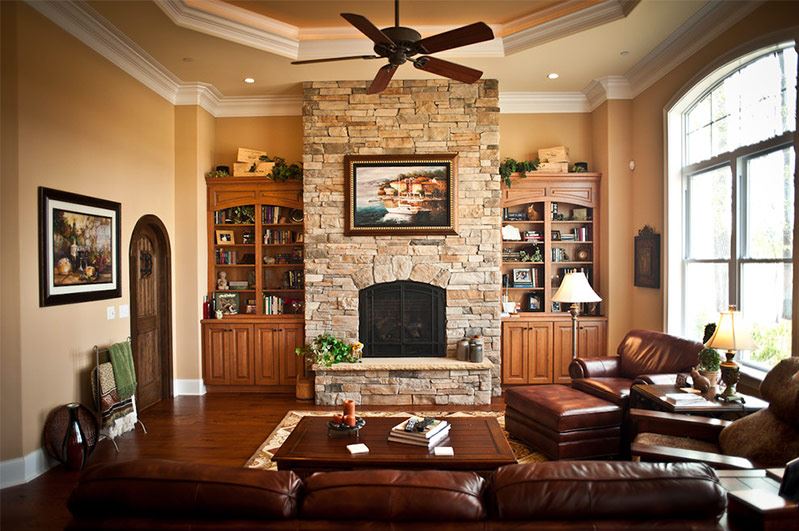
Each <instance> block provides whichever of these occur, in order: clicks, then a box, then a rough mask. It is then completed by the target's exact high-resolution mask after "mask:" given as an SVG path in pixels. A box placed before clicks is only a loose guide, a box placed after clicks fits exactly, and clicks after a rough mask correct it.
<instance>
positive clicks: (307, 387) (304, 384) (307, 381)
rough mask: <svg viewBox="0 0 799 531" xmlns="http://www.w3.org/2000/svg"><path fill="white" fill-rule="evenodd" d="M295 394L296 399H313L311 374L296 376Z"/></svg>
mask: <svg viewBox="0 0 799 531" xmlns="http://www.w3.org/2000/svg"><path fill="white" fill-rule="evenodd" d="M295 395H296V397H297V400H313V398H314V379H313V376H298V377H297V387H296V392H295Z"/></svg>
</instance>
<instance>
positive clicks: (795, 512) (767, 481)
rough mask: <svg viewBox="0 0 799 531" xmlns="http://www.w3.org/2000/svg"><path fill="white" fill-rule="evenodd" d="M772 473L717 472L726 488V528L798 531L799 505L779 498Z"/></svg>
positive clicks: (746, 530) (777, 485)
mask: <svg viewBox="0 0 799 531" xmlns="http://www.w3.org/2000/svg"><path fill="white" fill-rule="evenodd" d="M771 472H772V471H770V470H769V471H766V470H717V471H716V474H717V475H718V476H719V480H720V481H721V485H722V486H723V487H724V488H725V489H727V491H728V492H727V516H726V518H727V525H728V526H729V528H730V529H732V530H735V531H737V530H741V531H744V530H745V531H757V530H763V531H778V530H779V531H786V530H790V529H793V530H799V503H797V502H792V501H789V500H786V499H784V498H782V497H781V496H779V495H778V494H777V493H778V491H779V483H778V482H777V481H776V480H775V479H774V474H773V473H771Z"/></svg>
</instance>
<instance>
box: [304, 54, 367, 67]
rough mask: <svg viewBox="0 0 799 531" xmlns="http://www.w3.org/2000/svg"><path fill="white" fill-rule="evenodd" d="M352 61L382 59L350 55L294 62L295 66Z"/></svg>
mask: <svg viewBox="0 0 799 531" xmlns="http://www.w3.org/2000/svg"><path fill="white" fill-rule="evenodd" d="M350 59H382V57H380V56H379V55H350V56H347V57H328V58H326V59H305V60H303V61H292V62H291V64H293V65H309V64H311V63H329V62H331V61H349V60H350Z"/></svg>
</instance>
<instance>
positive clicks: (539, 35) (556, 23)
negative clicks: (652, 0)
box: [503, 0, 637, 55]
mask: <svg viewBox="0 0 799 531" xmlns="http://www.w3.org/2000/svg"><path fill="white" fill-rule="evenodd" d="M575 2H576V0H572V2H570V3H575ZM635 3H637V2H635ZM633 6H634V4H633ZM560 8H562V6H554V7H551V8H548V9H547V10H544V11H542V12H539V13H536V14H534V15H535V16H536V17H541V16H542V15H544V14H545V13H546V12H547V11H554V10H557V9H560ZM628 8H629V9H628ZM629 10H631V8H630V6H629V5H628V4H626V3H625V2H623V1H622V0H603V1H602V2H600V3H598V4H596V5H593V6H590V7H587V8H585V9H582V10H580V11H576V12H574V13H571V14H568V15H565V16H562V17H559V18H555V19H553V20H550V21H549V22H544V23H543V24H539V25H537V26H533V27H530V28H528V29H524V30H521V31H517V32H516V33H512V34H509V35H505V37H504V38H503V40H504V45H505V53H506V54H508V55H510V54H514V53H517V52H521V51H523V50H527V49H530V48H533V47H535V46H538V45H540V44H544V43H545V42H549V41H552V40H555V39H559V38H561V37H566V36H567V35H572V34H574V33H577V32H580V31H585V30H587V29H590V28H593V27H596V26H599V25H602V24H607V23H608V22H613V21H614V20H619V19H620V18H624V17H625V16H627V13H629ZM531 16H532V15H531ZM521 20H523V19H520V21H521ZM520 21H514V22H511V23H508V24H506V26H511V25H516V24H517V23H519V22H520Z"/></svg>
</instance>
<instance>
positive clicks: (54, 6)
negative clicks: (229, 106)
mask: <svg viewBox="0 0 799 531" xmlns="http://www.w3.org/2000/svg"><path fill="white" fill-rule="evenodd" d="M26 2H27V4H28V5H29V6H30V7H32V8H33V9H35V10H36V11H38V12H39V13H41V14H42V15H44V16H45V17H47V18H48V19H50V21H51V22H53V23H54V24H56V25H57V26H59V27H61V28H62V29H63V30H64V31H66V32H67V33H69V34H70V35H72V36H73V37H75V38H77V39H78V40H79V41H81V42H82V43H83V44H85V45H86V46H88V47H89V48H91V49H92V50H94V51H96V52H97V53H99V54H100V55H102V56H103V57H105V58H106V59H108V60H109V61H111V62H112V63H113V64H115V65H116V66H118V67H119V68H120V69H122V70H123V71H125V72H127V73H128V74H129V75H131V76H133V77H134V78H136V79H137V80H138V81H140V82H141V83H142V84H143V85H144V86H146V87H147V88H149V89H150V90H152V91H154V92H155V93H157V94H158V95H160V96H161V97H163V98H165V99H167V100H169V101H170V102H172V103H174V102H175V100H174V98H175V93H176V91H177V90H178V87H179V85H180V80H179V79H178V78H177V77H176V76H175V75H173V74H172V73H171V72H170V71H169V70H167V69H166V67H164V66H163V65H162V64H161V63H159V62H158V61H156V59H155V58H154V57H152V56H151V55H149V54H148V53H147V52H145V51H144V50H143V49H142V48H141V47H140V46H139V45H138V44H136V43H135V42H133V41H132V40H131V39H130V38H129V37H128V36H127V35H125V34H124V33H122V32H121V31H119V29H118V28H117V27H116V26H114V25H113V24H111V22H110V21H108V19H106V18H105V17H103V16H102V15H101V14H100V13H98V12H97V11H96V10H94V9H93V8H92V7H91V6H89V5H88V4H87V3H86V2H72V1H69V2H64V1H47V2H44V1H33V0H26Z"/></svg>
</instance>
